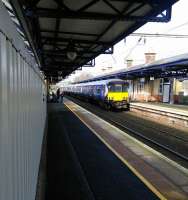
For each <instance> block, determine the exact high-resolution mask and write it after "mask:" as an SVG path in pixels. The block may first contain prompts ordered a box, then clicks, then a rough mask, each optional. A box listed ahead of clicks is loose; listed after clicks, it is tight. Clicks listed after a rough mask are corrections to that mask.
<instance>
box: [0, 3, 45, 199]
mask: <svg viewBox="0 0 188 200" xmlns="http://www.w3.org/2000/svg"><path fill="white" fill-rule="evenodd" d="M45 93H46V91H45V84H44V81H43V80H42V78H41V76H40V73H39V72H38V70H37V67H36V64H35V61H34V58H32V56H30V55H29V54H28V53H27V52H26V47H25V44H24V41H23V40H22V38H21V37H20V35H19V34H18V32H17V31H16V27H15V25H14V24H13V22H12V21H11V19H10V17H9V14H8V13H7V10H6V9H5V7H4V6H3V4H2V3H1V1H0V200H13V199H14V200H34V199H35V195H36V186H37V177H38V169H39V163H40V154H41V146H42V140H43V134H44V126H45V120H46V98H45V97H46V94H45Z"/></svg>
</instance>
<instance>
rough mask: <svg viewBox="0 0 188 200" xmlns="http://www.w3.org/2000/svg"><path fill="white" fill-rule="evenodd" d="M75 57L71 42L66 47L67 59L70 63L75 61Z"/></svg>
mask: <svg viewBox="0 0 188 200" xmlns="http://www.w3.org/2000/svg"><path fill="white" fill-rule="evenodd" d="M76 57H77V52H76V48H75V44H74V42H73V41H72V40H71V41H70V42H69V44H68V46H67V58H68V59H69V60H71V61H73V60H75V59H76Z"/></svg>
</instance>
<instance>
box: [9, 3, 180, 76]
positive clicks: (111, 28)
mask: <svg viewBox="0 0 188 200" xmlns="http://www.w3.org/2000/svg"><path fill="white" fill-rule="evenodd" d="M176 1H177V0H165V1H164V0H10V3H11V5H12V7H13V9H14V11H15V13H16V15H17V17H18V19H19V20H20V24H21V26H22V29H23V31H24V32H25V35H26V37H27V39H28V41H29V43H30V46H31V48H32V51H33V52H34V54H35V56H36V57H37V59H38V61H39V62H40V67H41V70H42V71H43V72H44V74H45V76H46V77H51V78H54V79H57V78H58V77H59V76H60V77H62V78H64V77H66V76H67V75H69V74H71V73H72V72H73V71H75V70H76V69H79V68H81V67H83V66H94V59H95V57H97V56H98V55H100V54H102V53H103V54H110V53H113V45H114V44H116V43H117V42H119V41H120V40H122V39H123V38H125V37H126V36H128V35H129V34H130V33H132V32H134V31H135V30H136V29H138V28H139V27H141V26H142V25H144V24H145V23H146V22H149V21H152V22H168V21H169V20H170V17H171V6H172V4H174V3H175V2H176Z"/></svg>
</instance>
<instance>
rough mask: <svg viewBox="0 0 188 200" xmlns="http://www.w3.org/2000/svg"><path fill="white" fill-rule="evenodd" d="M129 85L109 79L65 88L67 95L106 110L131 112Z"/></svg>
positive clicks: (118, 80)
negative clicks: (90, 102) (114, 109)
mask: <svg viewBox="0 0 188 200" xmlns="http://www.w3.org/2000/svg"><path fill="white" fill-rule="evenodd" d="M128 87H129V84H128V83H127V82H125V81H123V80H121V79H108V80H100V81H92V82H87V83H78V84H71V85H68V86H64V87H63V88H62V90H63V92H64V93H65V94H67V95H71V96H75V97H79V98H80V99H85V100H88V101H95V102H97V103H98V104H99V105H100V106H102V107H104V108H105V109H110V108H116V109H126V110H129V94H128Z"/></svg>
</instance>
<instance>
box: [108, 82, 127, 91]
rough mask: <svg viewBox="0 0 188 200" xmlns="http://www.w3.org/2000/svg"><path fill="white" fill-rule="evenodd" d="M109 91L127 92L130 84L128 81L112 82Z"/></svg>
mask: <svg viewBox="0 0 188 200" xmlns="http://www.w3.org/2000/svg"><path fill="white" fill-rule="evenodd" d="M108 90H109V92H127V91H128V84H127V83H126V84H125V83H123V84H122V83H113V84H112V83H111V84H109V85H108Z"/></svg>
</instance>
